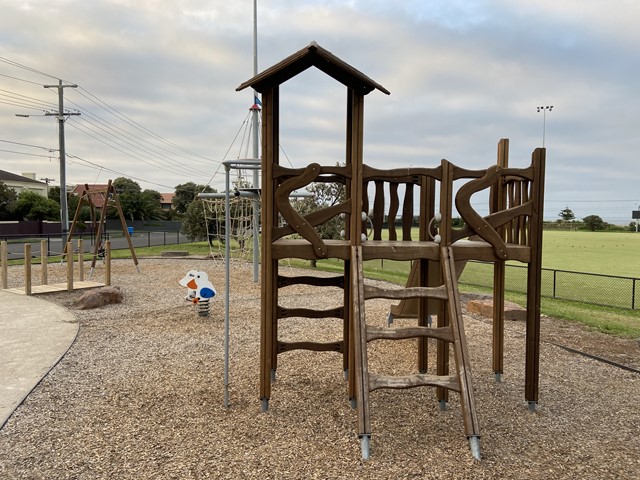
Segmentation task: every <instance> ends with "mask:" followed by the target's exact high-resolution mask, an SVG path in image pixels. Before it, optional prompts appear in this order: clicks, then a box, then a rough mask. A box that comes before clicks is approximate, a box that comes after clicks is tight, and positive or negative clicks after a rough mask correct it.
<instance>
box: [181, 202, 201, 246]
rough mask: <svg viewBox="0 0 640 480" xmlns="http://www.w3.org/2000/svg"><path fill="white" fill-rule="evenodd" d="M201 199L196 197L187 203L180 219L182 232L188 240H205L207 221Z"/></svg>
mask: <svg viewBox="0 0 640 480" xmlns="http://www.w3.org/2000/svg"><path fill="white" fill-rule="evenodd" d="M204 208H205V206H204V203H203V200H199V199H196V200H194V201H192V202H191V203H189V205H188V206H187V211H186V212H185V214H184V218H183V220H182V233H184V234H185V235H186V236H187V237H188V238H189V240H190V241H192V242H195V241H197V240H205V239H206V238H207V223H206V219H205V216H204Z"/></svg>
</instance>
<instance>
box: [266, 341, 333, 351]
mask: <svg viewBox="0 0 640 480" xmlns="http://www.w3.org/2000/svg"><path fill="white" fill-rule="evenodd" d="M292 350H310V351H313V352H338V353H342V342H326V343H320V342H282V341H278V344H277V351H278V353H283V352H290V351H292Z"/></svg>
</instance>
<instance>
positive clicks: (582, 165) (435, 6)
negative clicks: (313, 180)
mask: <svg viewBox="0 0 640 480" xmlns="http://www.w3.org/2000/svg"><path fill="white" fill-rule="evenodd" d="M0 12H1V14H0V57H1V58H0V169H2V170H8V171H11V172H13V173H22V172H35V173H36V174H37V177H38V178H39V179H40V178H52V179H55V182H54V183H56V182H58V181H59V164H58V159H57V155H58V154H57V152H55V151H54V152H49V151H48V150H47V149H57V148H58V135H57V124H56V120H55V117H51V116H48V117H47V116H38V115H43V114H44V112H46V111H48V112H54V111H56V110H57V101H58V97H57V89H45V88H43V85H53V84H57V83H58V79H62V80H63V82H64V84H77V85H78V88H71V87H67V88H64V96H65V108H67V109H69V111H70V112H80V113H81V115H79V116H69V117H68V120H67V122H66V127H65V131H66V150H67V153H68V155H69V158H68V164H67V182H68V183H69V184H75V183H85V182H87V183H106V181H107V180H108V179H110V178H111V179H113V178H116V177H118V176H127V177H130V178H133V179H134V180H136V181H137V182H138V183H139V184H140V186H141V187H142V188H143V189H146V188H150V189H154V190H158V191H160V192H163V193H164V192H172V191H173V189H174V187H175V186H176V185H177V184H180V183H185V182H188V181H193V182H195V183H199V184H206V183H209V182H210V181H212V185H214V186H215V187H216V188H218V189H220V187H221V185H222V184H223V181H224V175H223V170H222V169H219V165H220V162H221V161H222V160H225V159H232V158H237V157H244V156H247V155H249V156H250V155H251V151H249V152H245V151H243V147H242V142H241V139H242V138H243V136H244V135H245V134H246V133H245V128H244V127H243V125H244V124H245V122H246V119H247V114H248V113H249V111H248V109H249V107H251V105H252V103H253V98H252V92H251V91H249V90H244V91H242V92H236V91H235V89H236V87H237V86H238V85H240V84H241V83H242V82H244V81H246V80H248V79H249V78H251V77H252V76H253V0H234V1H229V0H208V1H205V0H112V1H108V0H90V1H89V0H0ZM638 25H640V2H638V1H637V0H563V1H557V0H553V1H551V0H517V1H514V0H493V1H490V0H487V1H483V0H468V1H463V0H441V1H440V0H429V1H427V0H404V1H403V0H397V1H392V2H391V1H388V0H351V1H337V0H336V1H331V0H325V1H322V0H258V70H259V71H262V70H264V69H265V68H268V67H269V66H271V65H273V64H274V63H276V62H278V61H280V60H282V59H283V58H285V57H287V56H288V55H289V54H291V53H293V52H295V51H297V50H299V49H301V48H303V47H305V46H306V45H308V44H309V43H310V42H311V41H316V42H317V43H318V44H320V45H321V46H322V47H324V48H326V49H328V50H330V51H331V52H332V53H333V54H335V55H337V56H338V57H340V58H341V59H343V60H345V61H346V62H348V63H350V64H351V65H353V66H354V67H356V68H357V69H359V70H360V71H362V72H363V73H365V74H366V75H368V76H370V77H371V78H372V79H374V80H375V81H376V82H378V83H380V84H381V85H383V86H384V87H385V88H386V89H388V90H389V91H390V92H391V95H389V96H387V95H384V94H382V93H380V92H378V91H374V92H372V93H371V94H370V95H368V96H367V97H366V98H365V146H364V156H365V162H366V163H368V164H370V165H373V166H378V167H391V166H407V165H413V166H435V165H437V164H438V163H439V161H440V159H441V158H447V159H448V160H450V161H452V162H454V163H455V164H457V165H460V166H462V167H465V168H484V167H487V166H489V165H490V164H492V163H494V162H495V157H496V144H497V142H498V140H499V139H500V138H509V139H510V144H511V155H510V164H511V165H513V166H525V165H528V164H529V162H530V158H531V152H532V151H533V149H534V148H535V147H538V146H542V142H543V133H544V136H545V144H546V147H547V180H546V192H545V193H546V195H545V196H546V202H545V218H547V219H557V218H558V216H557V214H558V212H559V211H560V210H561V209H563V208H564V207H566V206H568V207H569V208H571V209H572V210H573V212H574V213H575V214H576V217H577V218H582V217H584V216H586V215H589V214H597V215H600V216H601V217H602V218H603V219H605V220H606V221H609V222H612V223H618V224H628V223H629V221H630V220H631V211H632V210H635V209H637V208H638V205H639V204H640V167H639V162H638V152H640V136H639V135H638V130H639V127H640V96H639V95H638V90H639V87H638V85H639V80H638V79H639V78H640V54H639V52H638V46H639V45H640V28H638ZM281 97H282V98H281V104H282V108H283V113H282V121H281V129H282V134H281V146H282V148H283V151H284V152H285V153H286V157H287V158H288V160H289V161H290V162H291V163H292V164H293V165H295V166H299V165H305V164H307V163H310V162H320V163H328V164H335V163H336V162H342V161H344V151H345V147H344V138H345V137H344V126H345V111H346V109H345V106H346V92H345V89H344V88H343V87H342V86H341V85H340V84H337V83H336V82H334V81H333V80H330V79H328V78H327V77H326V76H325V75H324V74H322V73H320V72H319V71H317V70H308V71H307V72H304V73H303V74H301V75H300V76H299V77H296V78H295V79H293V80H291V81H290V82H288V83H286V84H285V85H284V86H283V87H282V88H281ZM547 105H548V106H551V105H553V110H552V111H550V112H547V113H546V126H545V116H544V115H543V113H538V112H537V111H536V107H538V106H547ZM16 113H19V114H30V115H35V116H31V117H30V118H19V117H16V116H15V114H16ZM234 139H235V141H234ZM42 147H44V148H42ZM18 152H19V153H18ZM49 156H50V158H49ZM283 163H285V164H287V163H288V162H287V161H284V162H283ZM212 178H213V180H212Z"/></svg>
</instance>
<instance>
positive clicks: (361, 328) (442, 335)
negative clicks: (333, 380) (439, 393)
mask: <svg viewBox="0 0 640 480" xmlns="http://www.w3.org/2000/svg"><path fill="white" fill-rule="evenodd" d="M351 255H352V256H351V268H352V275H351V281H352V282H353V283H352V291H353V295H354V298H353V317H352V318H353V322H352V325H353V337H352V338H353V346H354V357H355V358H354V362H355V363H354V370H355V372H354V373H355V391H354V394H355V405H356V408H357V417H358V438H359V439H360V447H361V451H362V458H363V459H364V460H366V459H368V458H369V444H370V440H371V420H370V414H369V410H370V409H369V393H370V392H372V391H374V390H377V389H380V388H391V389H405V388H413V387H420V386H430V387H440V388H443V389H447V390H453V391H455V392H458V393H459V394H460V403H461V407H462V413H463V419H464V429H465V434H466V436H467V439H468V440H469V446H470V448H471V454H472V455H473V457H474V458H475V459H480V434H479V427H478V419H477V416H476V410H475V404H474V399H473V388H472V385H471V369H470V363H469V353H468V350H467V343H466V339H465V334H464V327H463V321H462V309H461V306H460V297H459V294H458V288H457V276H456V272H455V263H454V259H453V250H452V249H451V247H442V248H441V250H440V266H441V269H442V278H443V280H444V283H443V284H442V285H440V286H437V287H410V288H402V289H388V288H379V287H373V286H366V285H364V277H363V273H362V247H360V246H353V247H352V251H351ZM371 298H389V299H397V300H404V299H409V298H434V299H439V300H442V301H444V302H445V304H446V311H447V315H448V319H449V322H444V323H446V326H441V327H423V326H413V327H403V328H381V327H374V326H368V325H367V324H366V319H365V312H364V305H365V300H367V299H371ZM407 338H435V339H437V340H441V342H438V344H439V348H444V349H446V352H447V353H446V354H448V349H449V343H451V344H453V346H454V352H455V363H456V373H455V374H453V375H433V374H426V373H419V374H414V375H406V376H386V375H376V374H374V373H370V372H369V365H368V359H367V344H368V342H371V341H373V340H402V339H407Z"/></svg>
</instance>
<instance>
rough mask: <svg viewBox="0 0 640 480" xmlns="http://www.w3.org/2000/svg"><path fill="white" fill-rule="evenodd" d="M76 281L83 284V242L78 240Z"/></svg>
mask: <svg viewBox="0 0 640 480" xmlns="http://www.w3.org/2000/svg"><path fill="white" fill-rule="evenodd" d="M78 280H79V281H81V282H84V242H83V241H82V239H81V238H79V239H78Z"/></svg>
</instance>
